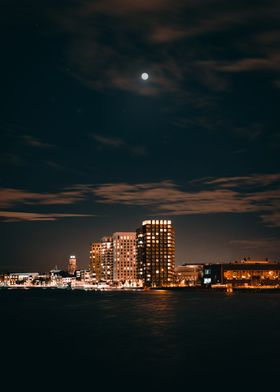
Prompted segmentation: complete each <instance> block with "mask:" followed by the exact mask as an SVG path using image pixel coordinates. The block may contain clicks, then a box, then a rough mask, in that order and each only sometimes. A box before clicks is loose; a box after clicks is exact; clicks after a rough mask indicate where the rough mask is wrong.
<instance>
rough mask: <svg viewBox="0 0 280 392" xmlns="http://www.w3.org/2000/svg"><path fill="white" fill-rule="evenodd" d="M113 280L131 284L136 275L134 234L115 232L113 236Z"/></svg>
mask: <svg viewBox="0 0 280 392" xmlns="http://www.w3.org/2000/svg"><path fill="white" fill-rule="evenodd" d="M112 238H113V280H114V281H115V282H123V283H125V282H128V283H132V282H134V281H136V280H137V273H136V233H135V232H117V233H114V234H113V236H112Z"/></svg>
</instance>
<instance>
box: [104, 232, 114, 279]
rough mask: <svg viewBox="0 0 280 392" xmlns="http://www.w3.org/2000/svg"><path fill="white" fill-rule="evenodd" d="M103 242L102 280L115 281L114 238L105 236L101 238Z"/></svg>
mask: <svg viewBox="0 0 280 392" xmlns="http://www.w3.org/2000/svg"><path fill="white" fill-rule="evenodd" d="M101 243H102V250H101V252H102V280H104V281H105V282H112V281H113V261H114V259H113V238H112V237H111V236H105V237H102V239H101Z"/></svg>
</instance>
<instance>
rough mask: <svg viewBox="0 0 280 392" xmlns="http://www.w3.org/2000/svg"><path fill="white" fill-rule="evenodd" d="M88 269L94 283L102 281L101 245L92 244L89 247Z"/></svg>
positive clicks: (99, 243)
mask: <svg viewBox="0 0 280 392" xmlns="http://www.w3.org/2000/svg"><path fill="white" fill-rule="evenodd" d="M89 269H90V272H91V275H92V280H93V282H94V283H98V282H100V281H101V279H102V243H101V242H93V243H92V244H91V246H90V253H89Z"/></svg>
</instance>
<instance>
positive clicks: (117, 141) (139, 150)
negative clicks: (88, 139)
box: [92, 133, 147, 156]
mask: <svg viewBox="0 0 280 392" xmlns="http://www.w3.org/2000/svg"><path fill="white" fill-rule="evenodd" d="M92 137H93V139H94V140H95V141H96V142H97V143H98V144H99V145H100V146H103V147H109V148H115V149H124V150H127V151H128V152H129V153H130V154H131V155H132V156H143V155H146V154H147V150H146V147H144V146H140V145H139V146H138V145H133V144H130V143H128V142H126V141H125V140H123V139H121V138H120V137H109V136H104V135H101V134H97V133H93V134H92Z"/></svg>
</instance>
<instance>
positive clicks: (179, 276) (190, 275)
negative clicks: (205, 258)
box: [175, 263, 203, 286]
mask: <svg viewBox="0 0 280 392" xmlns="http://www.w3.org/2000/svg"><path fill="white" fill-rule="evenodd" d="M202 272H203V264H188V263H185V264H182V265H176V266H175V283H176V285H178V286H200V285H201V278H202Z"/></svg>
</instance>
